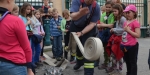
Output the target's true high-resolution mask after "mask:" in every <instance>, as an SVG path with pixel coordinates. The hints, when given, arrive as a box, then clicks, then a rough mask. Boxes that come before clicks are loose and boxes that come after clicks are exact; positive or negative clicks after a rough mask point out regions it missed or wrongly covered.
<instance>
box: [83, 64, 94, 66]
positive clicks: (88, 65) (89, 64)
mask: <svg viewBox="0 0 150 75" xmlns="http://www.w3.org/2000/svg"><path fill="white" fill-rule="evenodd" d="M84 65H85V66H93V65H94V63H84Z"/></svg>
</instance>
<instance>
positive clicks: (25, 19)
mask: <svg viewBox="0 0 150 75" xmlns="http://www.w3.org/2000/svg"><path fill="white" fill-rule="evenodd" d="M19 17H20V18H21V19H22V20H23V22H24V24H25V25H26V23H27V21H28V20H27V18H26V17H23V16H21V15H19ZM29 27H30V28H29ZM26 30H32V27H31V26H30V25H28V26H26Z"/></svg>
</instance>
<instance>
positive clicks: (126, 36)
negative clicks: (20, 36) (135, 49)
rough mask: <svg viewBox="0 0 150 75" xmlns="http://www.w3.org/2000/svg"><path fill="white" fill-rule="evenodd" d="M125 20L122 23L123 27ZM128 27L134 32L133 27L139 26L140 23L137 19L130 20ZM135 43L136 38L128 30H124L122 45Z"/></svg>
mask: <svg viewBox="0 0 150 75" xmlns="http://www.w3.org/2000/svg"><path fill="white" fill-rule="evenodd" d="M126 24H127V22H125V23H124V25H123V27H125V26H126ZM128 26H129V27H130V29H131V30H132V31H133V32H135V28H140V23H139V22H138V21H137V20H134V21H133V22H131V23H130V24H129V25H128ZM136 43H137V39H136V38H135V37H133V36H132V35H131V34H129V33H128V32H126V31H124V32H123V34H122V43H121V44H122V45H125V46H133V45H135V44H136Z"/></svg>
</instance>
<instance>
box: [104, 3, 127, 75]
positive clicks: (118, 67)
mask: <svg viewBox="0 0 150 75" xmlns="http://www.w3.org/2000/svg"><path fill="white" fill-rule="evenodd" d="M112 8H113V14H114V17H115V21H116V23H115V27H114V28H111V30H110V32H111V33H112V36H111V37H110V39H109V41H108V44H107V48H106V51H107V53H108V56H110V57H111V58H112V59H111V62H112V64H113V66H112V68H113V69H114V70H113V71H112V72H110V73H109V74H110V75H122V74H121V71H122V66H123V60H122V58H123V52H122V51H121V49H120V44H121V35H122V33H123V31H124V30H123V24H124V22H125V21H126V19H125V17H124V16H123V8H122V7H121V5H120V4H118V3H116V4H115V5H113V7H112Z"/></svg>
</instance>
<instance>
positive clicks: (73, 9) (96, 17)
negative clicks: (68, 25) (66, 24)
mask: <svg viewBox="0 0 150 75" xmlns="http://www.w3.org/2000/svg"><path fill="white" fill-rule="evenodd" d="M81 5H82V3H81V2H80V0H72V5H71V9H70V12H72V13H73V12H78V11H79V8H80V6H81ZM86 6H87V7H88V8H89V10H90V12H89V14H90V13H91V12H92V4H91V5H89V6H88V5H86V4H85V3H83V7H86ZM89 14H86V15H84V16H82V17H81V18H80V19H78V20H76V21H74V24H75V25H83V24H84V23H85V21H86V19H87V16H88V15H89ZM99 19H100V6H99V5H98V4H97V3H96V7H95V10H94V13H93V16H92V18H91V21H90V22H95V23H96V22H97V21H98V20H99Z"/></svg>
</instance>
